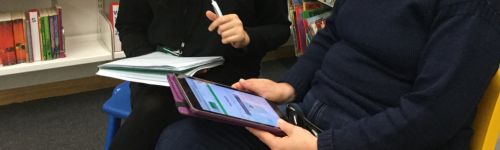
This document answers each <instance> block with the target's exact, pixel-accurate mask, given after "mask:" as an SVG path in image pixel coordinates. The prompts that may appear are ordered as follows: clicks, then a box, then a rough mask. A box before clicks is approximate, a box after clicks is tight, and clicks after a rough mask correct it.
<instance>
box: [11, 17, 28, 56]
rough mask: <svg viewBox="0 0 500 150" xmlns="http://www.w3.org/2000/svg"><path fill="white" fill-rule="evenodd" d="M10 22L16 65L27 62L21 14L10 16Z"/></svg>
mask: <svg viewBox="0 0 500 150" xmlns="http://www.w3.org/2000/svg"><path fill="white" fill-rule="evenodd" d="M12 20H13V21H12V23H13V34H14V44H15V49H16V57H17V58H16V60H17V63H24V62H28V61H29V60H28V51H27V49H26V36H25V32H24V30H25V27H24V22H25V16H24V14H23V13H14V14H13V15H12Z"/></svg>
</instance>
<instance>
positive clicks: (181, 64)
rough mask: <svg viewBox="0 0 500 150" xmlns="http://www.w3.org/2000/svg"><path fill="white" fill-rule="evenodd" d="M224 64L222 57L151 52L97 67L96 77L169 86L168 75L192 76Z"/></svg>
mask: <svg viewBox="0 0 500 150" xmlns="http://www.w3.org/2000/svg"><path fill="white" fill-rule="evenodd" d="M223 63H224V59H223V58H222V57H220V56H219V57H177V56H172V55H170V54H166V53H163V52H153V53H151V54H146V55H143V56H139V57H134V58H127V59H122V60H118V61H113V62H110V63H107V64H103V65H100V66H99V71H98V72H97V75H100V76H106V77H111V78H116V79H121V80H126V81H132V82H138V83H145V84H152V85H159V86H169V84H168V81H167V74H168V73H179V74H184V75H187V76H193V75H194V74H195V73H196V72H198V71H200V70H203V69H209V68H213V67H216V66H219V65H222V64H223Z"/></svg>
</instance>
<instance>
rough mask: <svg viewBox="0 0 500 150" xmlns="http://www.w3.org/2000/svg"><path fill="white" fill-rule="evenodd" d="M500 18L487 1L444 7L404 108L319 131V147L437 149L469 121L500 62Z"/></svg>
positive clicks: (336, 148) (439, 13)
mask: <svg viewBox="0 0 500 150" xmlns="http://www.w3.org/2000/svg"><path fill="white" fill-rule="evenodd" d="M499 49H500V19H499V16H498V14H497V13H495V10H494V9H492V8H491V6H490V5H488V4H487V2H486V1H479V0H478V1H473V2H461V3H459V4H452V5H448V6H446V7H442V8H440V9H439V12H438V13H437V16H436V18H435V23H434V24H433V26H432V33H431V34H430V35H429V40H428V42H427V43H426V46H425V49H424V52H423V53H422V54H421V59H420V61H419V66H418V75H417V77H416V80H415V82H414V84H413V87H412V92H409V93H407V94H405V95H403V96H402V97H401V102H400V104H399V106H397V107H392V108H388V109H386V110H385V111H383V112H380V113H378V114H375V115H373V116H371V117H367V118H362V119H359V120H357V121H354V122H351V123H349V124H347V125H345V126H344V127H342V128H339V129H331V130H328V131H325V132H323V133H321V134H320V135H319V138H318V147H319V149H335V150H344V149H384V150H391V149H395V150H400V149H437V148H439V147H437V146H439V145H445V144H446V142H448V141H450V140H451V139H452V138H453V136H454V135H457V134H458V133H459V131H460V130H461V129H463V128H464V126H466V125H467V124H469V123H470V119H471V118H473V117H474V114H475V109H476V106H477V104H478V102H479V100H480V99H481V97H482V95H483V92H484V90H485V88H486V87H487V85H488V83H489V81H490V80H491V77H492V76H493V74H494V73H495V72H496V71H497V69H498V64H499V61H500V51H499Z"/></svg>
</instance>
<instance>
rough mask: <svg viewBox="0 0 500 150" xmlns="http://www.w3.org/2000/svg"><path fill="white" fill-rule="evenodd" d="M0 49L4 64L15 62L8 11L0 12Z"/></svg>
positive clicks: (10, 19)
mask: <svg viewBox="0 0 500 150" xmlns="http://www.w3.org/2000/svg"><path fill="white" fill-rule="evenodd" d="M0 51H2V52H1V54H2V56H1V57H2V64H3V65H4V66H7V65H14V64H16V50H15V48H14V32H13V26H12V18H11V15H10V13H3V14H0Z"/></svg>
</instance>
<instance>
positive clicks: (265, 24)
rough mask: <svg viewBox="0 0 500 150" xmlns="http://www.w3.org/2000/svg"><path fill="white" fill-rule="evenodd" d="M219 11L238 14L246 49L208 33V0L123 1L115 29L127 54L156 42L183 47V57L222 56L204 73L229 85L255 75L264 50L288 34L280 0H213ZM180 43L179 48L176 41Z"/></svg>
mask: <svg viewBox="0 0 500 150" xmlns="http://www.w3.org/2000/svg"><path fill="white" fill-rule="evenodd" d="M217 2H218V4H219V6H220V7H221V10H222V12H223V14H233V13H235V14H237V15H238V16H239V17H240V19H241V21H242V22H243V24H244V26H245V30H246V31H247V33H248V35H249V36H250V39H251V42H250V44H249V45H248V46H247V47H246V48H245V49H235V48H233V47H232V46H231V45H224V44H222V43H221V37H220V36H219V35H218V34H217V32H215V31H214V32H209V31H208V26H209V25H210V23H211V21H210V20H208V18H207V17H206V16H205V12H206V11H207V10H212V11H213V8H212V5H211V1H210V0H122V1H121V3H120V11H119V14H118V19H117V25H116V27H117V29H118V31H119V32H120V40H121V41H122V44H123V45H122V47H123V50H124V51H125V54H126V55H127V57H134V56H139V55H143V54H146V53H150V52H153V51H155V49H156V47H157V46H165V47H168V48H170V49H182V51H183V54H182V55H183V56H224V59H225V60H226V62H225V63H224V65H223V66H221V67H217V68H215V69H212V70H210V71H209V73H207V74H205V75H204V78H207V79H209V80H214V81H218V82H223V83H226V84H230V83H232V82H235V81H237V80H238V79H239V78H248V77H256V76H258V73H259V69H260V61H261V59H262V57H263V56H264V54H265V53H266V52H267V51H269V50H273V49H276V48H278V47H279V46H280V45H282V44H283V43H285V42H286V40H287V39H288V37H289V34H290V31H289V24H290V23H289V21H288V18H287V4H286V1H285V0H217ZM183 42H184V43H185V47H181V43H183Z"/></svg>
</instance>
